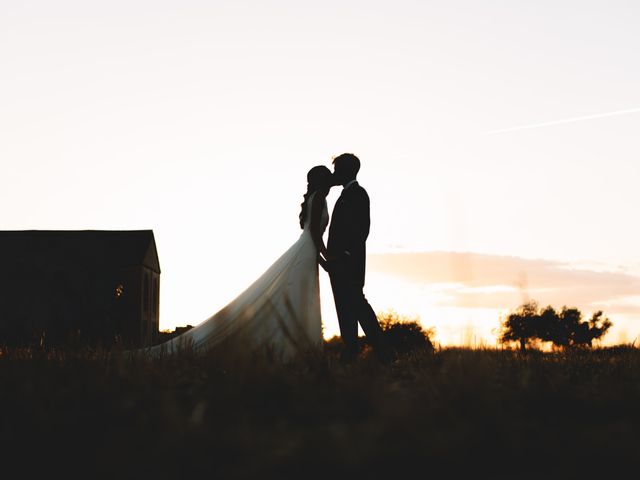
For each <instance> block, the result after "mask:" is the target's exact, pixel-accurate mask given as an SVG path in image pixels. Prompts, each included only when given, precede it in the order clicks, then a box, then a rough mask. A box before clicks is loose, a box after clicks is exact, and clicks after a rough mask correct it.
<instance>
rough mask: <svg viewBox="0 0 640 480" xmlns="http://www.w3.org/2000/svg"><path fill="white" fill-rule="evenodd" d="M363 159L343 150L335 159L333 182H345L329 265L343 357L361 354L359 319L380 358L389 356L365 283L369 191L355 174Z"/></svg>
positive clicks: (335, 215) (350, 358)
mask: <svg viewBox="0 0 640 480" xmlns="http://www.w3.org/2000/svg"><path fill="white" fill-rule="evenodd" d="M359 170H360V160H359V159H358V157H356V156H355V155H353V154H351V153H343V154H342V155H339V156H338V157H336V158H335V159H334V160H333V179H334V182H333V184H334V185H342V186H343V187H344V188H343V189H342V194H341V195H340V198H338V200H337V202H336V204H335V206H334V208H333V213H332V214H331V225H330V226H329V238H328V241H327V252H328V253H327V259H326V260H327V262H326V264H327V268H326V270H327V271H328V272H329V278H330V279H331V288H332V290H333V298H334V300H335V304H336V313H337V314H338V323H339V325H340V334H341V336H342V340H343V342H344V346H345V349H344V351H343V356H342V359H343V360H344V361H346V362H350V361H353V360H354V359H355V358H356V357H357V355H358V350H359V349H358V322H359V323H360V325H361V326H362V330H363V331H364V333H365V335H366V336H367V338H368V340H369V341H370V343H371V345H372V346H373V349H374V352H375V354H376V356H377V357H378V359H379V360H381V361H387V360H389V354H388V351H387V348H386V346H385V342H384V338H383V334H382V329H381V327H380V324H379V323H378V319H377V317H376V314H375V312H374V311H373V309H372V308H371V305H369V302H368V301H367V299H366V298H365V296H364V293H363V292H362V289H363V287H364V277H365V262H366V246H365V242H366V240H367V237H368V236H369V225H370V217H369V195H367V192H366V190H365V189H364V188H362V187H361V186H360V185H359V184H358V182H357V180H356V176H357V175H358V171H359Z"/></svg>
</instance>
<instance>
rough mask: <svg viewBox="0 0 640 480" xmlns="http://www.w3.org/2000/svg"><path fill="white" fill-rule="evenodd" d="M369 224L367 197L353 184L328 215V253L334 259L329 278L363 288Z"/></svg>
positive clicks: (344, 191)
mask: <svg viewBox="0 0 640 480" xmlns="http://www.w3.org/2000/svg"><path fill="white" fill-rule="evenodd" d="M370 225H371V218H370V214H369V195H368V194H367V192H366V190H365V189H364V188H362V187H361V186H360V185H359V184H358V183H357V182H356V183H354V184H353V185H350V186H349V188H347V189H344V190H343V191H342V195H340V197H339V198H338V200H337V201H336V204H335V206H334V207H333V213H332V214H331V224H330V225H329V238H328V240H327V251H328V252H329V255H331V256H332V257H336V261H335V263H334V266H333V267H334V268H333V270H332V275H335V276H341V277H343V279H344V280H345V281H347V282H349V283H357V284H358V285H360V286H364V276H365V268H366V256H367V249H366V240H367V237H368V236H369V227H370ZM346 252H349V253H348V254H347V253H346Z"/></svg>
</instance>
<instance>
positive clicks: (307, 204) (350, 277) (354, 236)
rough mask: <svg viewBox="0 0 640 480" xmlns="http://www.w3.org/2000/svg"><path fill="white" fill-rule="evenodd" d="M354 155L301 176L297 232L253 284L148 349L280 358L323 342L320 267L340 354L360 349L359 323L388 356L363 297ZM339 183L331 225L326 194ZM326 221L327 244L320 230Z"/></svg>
mask: <svg viewBox="0 0 640 480" xmlns="http://www.w3.org/2000/svg"><path fill="white" fill-rule="evenodd" d="M359 171H360V160H359V159H358V157H356V156H355V155H354V154H352V153H343V154H342V155H339V156H337V157H335V158H334V159H333V172H332V171H331V170H330V169H329V168H327V167H326V166H324V165H318V166H315V167H313V168H312V169H311V170H309V172H308V173H307V191H306V193H305V194H304V201H303V202H302V206H301V211H300V215H299V221H300V228H301V229H302V234H301V235H300V238H298V239H297V241H296V242H295V243H294V244H293V245H291V247H289V249H288V250H287V251H286V252H285V253H284V254H282V255H281V256H280V258H278V259H277V260H276V261H275V262H274V263H273V264H272V265H271V266H270V267H269V268H268V269H267V271H266V272H264V273H263V274H262V275H261V276H260V277H259V278H258V279H257V280H256V281H255V282H254V283H253V284H251V285H250V286H249V287H248V288H247V289H246V290H244V291H243V292H242V293H241V294H240V295H238V297H236V298H235V299H234V300H233V301H231V303H229V304H228V305H227V306H225V307H224V308H222V309H221V310H220V311H219V312H217V313H216V314H214V315H213V316H211V317H209V318H208V319H206V320H205V321H203V322H202V323H200V324H198V325H196V326H195V327H194V328H192V329H190V330H188V331H186V332H184V333H182V334H181V335H178V336H177V337H174V338H172V339H170V340H168V341H167V342H164V343H162V344H159V345H156V346H154V347H151V349H150V351H151V352H152V353H154V352H161V351H162V352H172V351H175V350H177V349H178V348H180V347H183V346H184V345H189V346H190V348H193V349H194V350H197V351H207V350H211V349H215V348H217V347H218V346H220V345H222V344H227V345H229V344H230V345H231V346H232V348H233V350H234V351H235V352H236V353H249V352H254V351H257V350H260V349H268V350H269V351H271V352H276V353H277V355H278V356H279V357H280V358H282V359H288V358H292V357H294V356H295V355H296V354H301V353H304V352H305V351H307V350H309V349H317V348H320V347H321V346H322V344H323V335H322V316H321V313H320V286H319V265H320V266H322V268H323V269H324V270H325V271H326V272H327V273H328V274H329V278H330V280H331V288H332V290H333V298H334V300H335V306H336V313H337V316H338V323H339V326H340V336H341V338H342V342H343V349H342V354H341V359H342V360H343V361H344V362H346V363H348V362H352V361H353V360H355V359H356V358H357V356H358V353H359V343H358V324H360V326H361V327H362V330H363V331H364V333H365V335H366V337H367V339H368V340H369V343H370V344H371V346H372V347H373V352H374V354H375V356H376V358H378V359H379V360H380V361H382V362H387V361H389V360H390V359H391V357H390V354H389V350H388V348H387V346H386V342H385V340H384V335H383V332H382V329H381V327H380V324H379V322H378V319H377V317H376V314H375V312H374V310H373V309H372V308H371V305H369V302H368V301H367V299H366V298H365V296H364V293H363V288H364V284H365V265H366V241H367V237H368V236H369V227H370V214H369V195H368V194H367V192H366V190H365V189H364V188H363V187H362V186H361V185H360V184H359V183H358V181H357V179H356V177H357V175H358V172H359ZM337 186H342V193H341V195H340V197H339V198H338V200H337V201H336V203H335V206H334V208H333V212H332V214H331V221H330V222H329V212H328V208H327V195H328V194H329V191H330V190H331V188H332V187H337ZM327 226H329V235H328V240H327V244H326V246H325V243H324V240H323V235H324V233H325V231H326V229H327Z"/></svg>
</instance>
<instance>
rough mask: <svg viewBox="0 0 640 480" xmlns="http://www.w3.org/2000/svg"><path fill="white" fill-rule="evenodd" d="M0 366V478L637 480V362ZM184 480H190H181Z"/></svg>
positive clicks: (104, 360) (616, 353)
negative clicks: (13, 472)
mask: <svg viewBox="0 0 640 480" xmlns="http://www.w3.org/2000/svg"><path fill="white" fill-rule="evenodd" d="M338 348H339V347H338V345H337V344H335V343H328V344H327V345H326V348H325V350H324V351H323V352H321V353H318V354H314V355H309V356H307V357H304V358H300V359H298V360H297V361H296V362H293V363H291V364H287V365H282V364H279V363H277V362H273V361H271V360H270V359H269V358H268V357H261V358H255V359H253V360H250V361H245V362H243V361H238V360H234V361H233V362H232V361H230V360H229V358H230V357H229V356H227V355H225V354H224V352H219V353H218V354H215V355H213V354H212V355H207V356H200V357H196V356H194V355H190V354H188V353H185V354H183V355H179V356H176V357H173V358H164V359H157V360H153V361H151V360H148V359H143V358H138V359H133V360H123V359H121V358H119V357H117V356H110V355H108V353H107V352H92V351H75V352H70V351H67V352H50V353H48V354H46V353H44V352H32V351H28V350H19V349H4V350H2V354H1V355H0V408H1V411H2V417H1V420H2V423H1V425H0V434H1V437H0V438H1V440H0V448H1V450H0V452H1V453H0V454H1V455H2V457H3V458H2V462H1V464H2V465H1V466H0V468H2V469H3V471H4V472H10V471H12V470H11V469H12V468H17V469H18V470H14V471H16V472H18V476H15V477H5V476H4V475H3V477H4V478H43V476H46V477H49V478H70V477H73V478H114V479H115V478H145V479H146V478H190V477H193V476H195V475H198V476H202V477H203V478H220V479H245V478H260V479H263V478H300V479H308V478H313V479H316V478H317V479H320V478H357V479H360V478H390V479H392V478H393V479H395V478H467V477H473V478H505V479H506V478H545V479H546V478H623V477H622V475H623V474H622V472H623V471H629V472H630V475H625V477H624V478H637V475H638V474H640V468H639V467H640V450H639V447H640V429H639V428H638V427H639V426H640V351H639V350H638V349H636V348H631V347H615V348H607V349H597V350H593V351H580V352H571V353H540V352H529V353H520V352H516V351H509V350H504V351H502V350H469V349H455V348H447V349H440V350H437V351H435V352H430V351H422V352H415V353H412V354H408V355H405V356H403V357H401V358H399V359H398V360H397V361H396V362H394V363H393V364H391V365H380V364H378V363H377V362H376V361H375V360H374V359H373V358H372V357H371V356H370V355H367V352H366V351H365V352H364V353H363V355H362V358H360V359H359V360H358V361H357V362H356V363H354V364H351V365H346V366H345V365H341V364H340V363H339V362H338V357H337V349H338ZM193 478H195V477H193Z"/></svg>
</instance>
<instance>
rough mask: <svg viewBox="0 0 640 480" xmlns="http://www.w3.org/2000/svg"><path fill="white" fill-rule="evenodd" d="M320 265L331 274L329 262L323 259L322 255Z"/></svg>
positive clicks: (319, 260) (319, 257) (319, 256)
mask: <svg viewBox="0 0 640 480" xmlns="http://www.w3.org/2000/svg"><path fill="white" fill-rule="evenodd" d="M318 263H319V264H320V266H321V267H322V268H323V269H324V271H325V272H327V273H329V262H328V261H327V260H325V259H324V258H322V255H318Z"/></svg>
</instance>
